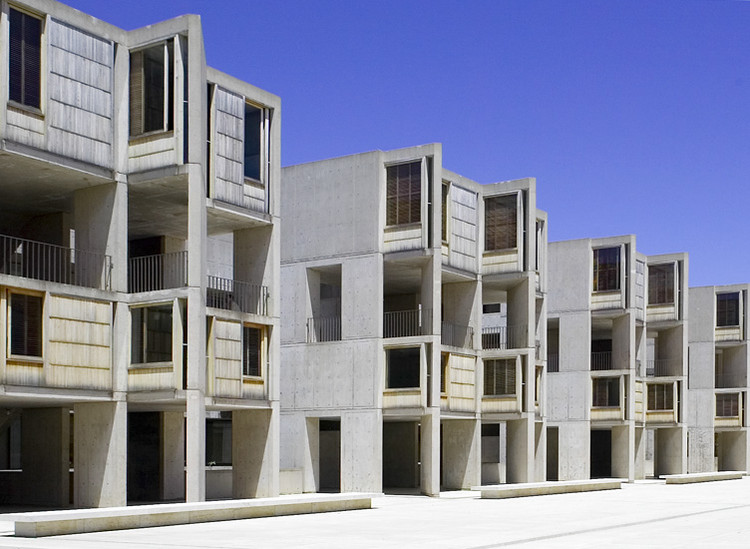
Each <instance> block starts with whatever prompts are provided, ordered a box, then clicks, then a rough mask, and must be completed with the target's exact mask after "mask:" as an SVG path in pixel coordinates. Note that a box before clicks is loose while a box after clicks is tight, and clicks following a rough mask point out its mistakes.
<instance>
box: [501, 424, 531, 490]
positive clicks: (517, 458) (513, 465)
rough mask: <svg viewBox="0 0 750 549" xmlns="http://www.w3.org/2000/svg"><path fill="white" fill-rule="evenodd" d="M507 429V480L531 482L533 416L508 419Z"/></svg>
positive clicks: (509, 481)
mask: <svg viewBox="0 0 750 549" xmlns="http://www.w3.org/2000/svg"><path fill="white" fill-rule="evenodd" d="M507 429H508V445H507V473H506V479H507V482H508V483H515V482H533V481H534V474H535V466H534V418H533V417H524V418H521V419H514V420H512V421H508V422H507Z"/></svg>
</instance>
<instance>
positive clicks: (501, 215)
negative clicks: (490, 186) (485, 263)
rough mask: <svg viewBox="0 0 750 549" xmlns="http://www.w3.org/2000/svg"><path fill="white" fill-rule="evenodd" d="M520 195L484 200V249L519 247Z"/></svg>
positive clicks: (488, 250) (489, 250) (495, 249)
mask: <svg viewBox="0 0 750 549" xmlns="http://www.w3.org/2000/svg"><path fill="white" fill-rule="evenodd" d="M517 196H518V195H516V194H508V195H503V196H492V197H489V198H485V200H484V249H485V251H487V252H492V251H500V250H509V249H512V248H516V247H518V226H517V224H518V198H517Z"/></svg>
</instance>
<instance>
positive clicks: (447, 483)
mask: <svg viewBox="0 0 750 549" xmlns="http://www.w3.org/2000/svg"><path fill="white" fill-rule="evenodd" d="M442 423H443V441H442V442H443V444H442V452H443V489H445V490H468V489H469V488H471V487H472V486H478V485H479V484H481V454H480V434H481V430H480V423H479V421H477V420H475V419H465V420H464V419H461V420H458V419H457V420H446V421H443V422H442Z"/></svg>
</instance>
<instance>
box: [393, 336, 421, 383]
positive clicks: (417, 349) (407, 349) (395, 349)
mask: <svg viewBox="0 0 750 549" xmlns="http://www.w3.org/2000/svg"><path fill="white" fill-rule="evenodd" d="M415 350H416V355H417V365H416V366H417V368H416V369H417V376H416V377H417V384H416V385H402V386H391V379H392V376H391V353H393V352H403V351H411V352H414V351H415ZM409 366H410V367H412V368H413V367H414V365H409ZM384 370H385V372H384V373H385V384H384V387H385V390H386V391H419V390H421V388H422V347H421V346H408V347H388V348H386V349H385V368H384ZM413 375H414V372H411V375H410V376H409V377H410V378H411V377H413Z"/></svg>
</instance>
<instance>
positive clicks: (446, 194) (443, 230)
mask: <svg viewBox="0 0 750 549" xmlns="http://www.w3.org/2000/svg"><path fill="white" fill-rule="evenodd" d="M449 200H450V183H448V182H447V181H443V204H442V206H443V218H442V224H441V227H440V235H441V238H442V240H443V242H445V243H447V242H448V216H449V215H450V208H448V201H449Z"/></svg>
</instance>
